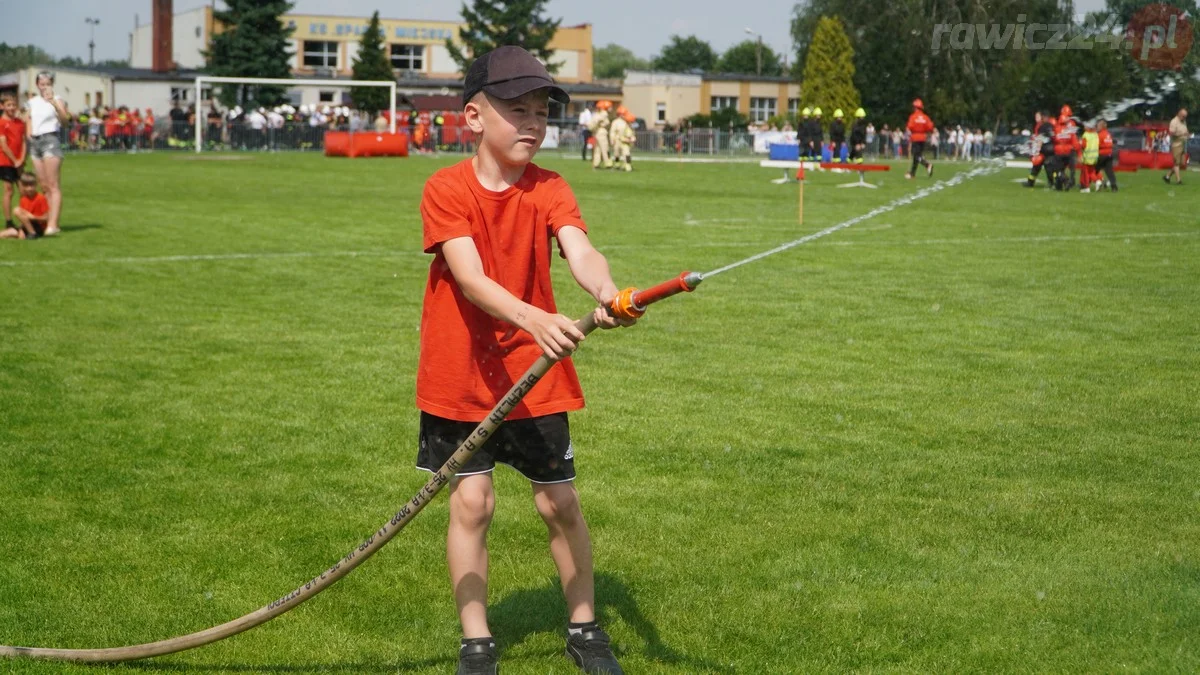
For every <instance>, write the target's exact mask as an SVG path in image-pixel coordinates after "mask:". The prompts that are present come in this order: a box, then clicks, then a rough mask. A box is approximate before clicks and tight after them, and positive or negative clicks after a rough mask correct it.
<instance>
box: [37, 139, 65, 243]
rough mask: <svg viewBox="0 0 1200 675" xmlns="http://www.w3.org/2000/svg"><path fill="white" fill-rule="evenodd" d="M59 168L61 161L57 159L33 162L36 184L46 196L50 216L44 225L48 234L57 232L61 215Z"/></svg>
mask: <svg viewBox="0 0 1200 675" xmlns="http://www.w3.org/2000/svg"><path fill="white" fill-rule="evenodd" d="M61 167H62V160H61V159H59V158H58V157H44V158H42V160H41V162H34V168H36V169H37V173H38V182H39V183H41V187H42V192H44V193H45V194H46V201H47V202H49V204H50V214H49V217H48V218H47V223H46V232H47V233H48V234H53V233H55V232H58V217H59V214H60V213H62V201H63V199H62V197H63V196H62V189H61V187H60V186H59V171H60V170H61Z"/></svg>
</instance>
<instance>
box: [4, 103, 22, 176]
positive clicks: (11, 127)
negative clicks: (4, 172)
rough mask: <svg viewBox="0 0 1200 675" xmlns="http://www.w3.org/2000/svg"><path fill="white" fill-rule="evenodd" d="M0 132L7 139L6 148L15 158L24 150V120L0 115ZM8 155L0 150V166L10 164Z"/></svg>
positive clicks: (18, 157) (19, 156)
mask: <svg viewBox="0 0 1200 675" xmlns="http://www.w3.org/2000/svg"><path fill="white" fill-rule="evenodd" d="M0 134H4V138H5V139H7V140H8V149H9V151H10V152H12V154H13V156H15V157H16V158H17V159H20V158H21V153H22V152H25V120H22V119H19V118H18V119H14V118H11V117H8V116H7V115H0ZM12 165H13V163H12V160H10V159H9V158H8V155H6V154H4V153H3V152H0V166H12Z"/></svg>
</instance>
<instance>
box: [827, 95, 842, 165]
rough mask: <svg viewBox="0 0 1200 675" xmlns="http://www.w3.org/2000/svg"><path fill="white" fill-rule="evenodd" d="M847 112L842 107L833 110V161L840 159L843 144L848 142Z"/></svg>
mask: <svg viewBox="0 0 1200 675" xmlns="http://www.w3.org/2000/svg"><path fill="white" fill-rule="evenodd" d="M844 118H845V113H843V112H842V109H841V108H838V109H837V110H834V111H833V122H831V123H830V124H829V144H830V145H832V146H833V161H835V162H837V161H840V160H839V158H840V157H841V153H842V146H843V145H845V143H846V123H845V121H843V120H844Z"/></svg>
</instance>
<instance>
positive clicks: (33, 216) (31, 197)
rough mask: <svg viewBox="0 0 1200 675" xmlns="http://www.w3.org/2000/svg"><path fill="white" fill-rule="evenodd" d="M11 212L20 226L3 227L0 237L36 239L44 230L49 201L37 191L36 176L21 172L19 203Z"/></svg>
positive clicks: (48, 212) (48, 213) (48, 211)
mask: <svg viewBox="0 0 1200 675" xmlns="http://www.w3.org/2000/svg"><path fill="white" fill-rule="evenodd" d="M12 214H13V218H16V219H17V222H18V223H20V224H21V227H19V228H18V227H9V228H7V229H5V230H4V231H3V232H0V239H37V238H38V237H40V236H42V234H44V233H45V232H46V218H47V217H48V216H49V215H50V203H49V202H47V201H46V195H44V194H41V193H39V192H38V189H37V176H34V175H33V174H31V173H28V172H26V173H23V174H21V204H20V205H19V206H18V207H17V208H15V209H13V213H12Z"/></svg>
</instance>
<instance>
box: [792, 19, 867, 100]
mask: <svg viewBox="0 0 1200 675" xmlns="http://www.w3.org/2000/svg"><path fill="white" fill-rule="evenodd" d="M800 98H801V101H803V103H804V105H806V106H809V105H811V106H814V107H820V108H823V109H824V113H825V115H826V116H829V115H831V114H832V113H833V111H834V110H835V109H837V108H841V109H842V110H843V111H844V112H846V113H852V112H853V111H854V110H855V109H856V108H858V103H859V95H858V89H856V88H855V86H854V50H853V49H851V47H850V38H849V37H847V36H846V28H845V26H843V25H842V20H841V19H839V18H837V17H836V16H835V17H822V18H821V20H820V21H819V22H818V23H817V30H816V32H815V33H814V35H813V39H812V44H811V45H809V48H808V53H807V54H806V55H805V59H804V80H803V81H802V82H801V83H800Z"/></svg>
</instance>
